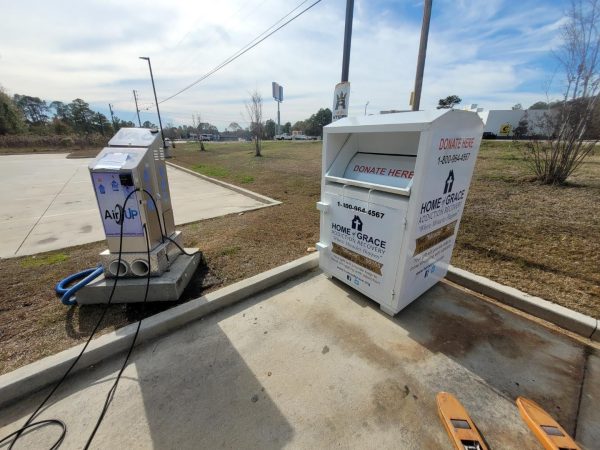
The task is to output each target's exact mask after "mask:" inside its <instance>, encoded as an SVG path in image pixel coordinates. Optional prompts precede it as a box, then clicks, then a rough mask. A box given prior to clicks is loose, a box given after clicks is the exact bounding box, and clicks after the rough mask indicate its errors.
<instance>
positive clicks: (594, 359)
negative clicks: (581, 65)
mask: <svg viewBox="0 0 600 450" xmlns="http://www.w3.org/2000/svg"><path fill="white" fill-rule="evenodd" d="M581 389H582V392H581V406H580V409H579V421H578V423H577V434H576V438H577V440H578V441H580V442H583V443H585V444H586V445H587V446H588V448H590V449H592V448H598V445H600V407H599V406H598V405H600V353H599V352H598V351H594V352H592V353H591V354H590V355H589V357H588V360H587V364H586V371H585V379H584V381H583V386H582V387H581ZM590 424H595V425H594V426H590Z"/></svg>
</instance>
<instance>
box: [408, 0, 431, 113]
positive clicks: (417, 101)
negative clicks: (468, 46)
mask: <svg viewBox="0 0 600 450" xmlns="http://www.w3.org/2000/svg"><path fill="white" fill-rule="evenodd" d="M424 3H425V5H424V9H423V24H422V25H421V42H420V43H419V57H418V59H417V74H416V75H415V97H414V100H413V105H412V109H413V111H418V110H419V107H420V106H421V88H422V87H423V72H424V71H425V56H426V54H427V39H428V37H429V21H430V19H431V4H432V3H433V0H425V2H424Z"/></svg>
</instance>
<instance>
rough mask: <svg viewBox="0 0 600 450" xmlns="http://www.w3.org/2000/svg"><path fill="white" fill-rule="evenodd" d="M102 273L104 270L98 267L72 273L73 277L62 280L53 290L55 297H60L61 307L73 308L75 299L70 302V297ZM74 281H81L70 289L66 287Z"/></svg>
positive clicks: (75, 302)
mask: <svg viewBox="0 0 600 450" xmlns="http://www.w3.org/2000/svg"><path fill="white" fill-rule="evenodd" d="M103 273H104V269H103V268H102V266H101V265H99V266H98V267H94V268H92V269H86V270H82V271H81V272H78V273H74V274H73V275H69V276H68V277H66V278H64V279H62V280H61V281H59V282H58V283H57V284H56V287H55V288H54V290H55V291H56V295H58V296H60V301H61V302H62V303H63V305H67V306H73V305H76V304H77V301H75V299H73V300H71V297H72V296H73V295H74V294H75V292H77V291H78V290H79V289H81V288H82V287H84V286H85V285H86V284H88V283H89V282H90V281H92V280H93V279H94V278H96V277H97V276H99V275H102V274H103ZM76 280H81V281H78V282H77V283H75V284H74V285H73V286H71V287H67V286H68V285H69V284H71V283H73V282H74V281H76Z"/></svg>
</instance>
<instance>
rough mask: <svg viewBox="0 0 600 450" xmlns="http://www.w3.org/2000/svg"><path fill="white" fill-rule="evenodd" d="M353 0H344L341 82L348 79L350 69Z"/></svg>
mask: <svg viewBox="0 0 600 450" xmlns="http://www.w3.org/2000/svg"><path fill="white" fill-rule="evenodd" d="M353 15H354V0H346V26H345V28H344V56H343V59H342V83H343V82H345V81H348V72H349V71H350V44H351V41H352V17H353Z"/></svg>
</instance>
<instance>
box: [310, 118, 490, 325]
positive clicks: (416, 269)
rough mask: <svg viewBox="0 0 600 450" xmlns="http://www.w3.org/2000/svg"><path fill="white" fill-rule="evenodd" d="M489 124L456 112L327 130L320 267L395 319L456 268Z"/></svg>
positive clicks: (350, 122) (347, 122)
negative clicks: (461, 228)
mask: <svg viewBox="0 0 600 450" xmlns="http://www.w3.org/2000/svg"><path fill="white" fill-rule="evenodd" d="M482 132H483V122H482V121H481V119H480V118H479V116H477V114H475V113H473V112H468V111H458V110H436V111H416V112H402V113H396V114H384V115H376V116H359V117H348V118H345V119H342V120H339V121H337V122H334V123H332V124H330V125H328V126H326V127H325V128H324V136H323V164H322V180H321V201H320V202H318V203H317V208H318V209H319V210H320V211H321V224H320V227H321V233H320V241H319V242H318V243H317V248H318V249H319V265H320V267H321V269H322V270H323V271H324V272H325V273H326V274H327V275H329V276H333V277H335V278H337V279H339V280H341V281H343V282H345V283H346V284H348V285H350V286H352V287H353V288H355V289H356V290H358V291H360V292H362V293H363V294H365V295H366V296H367V297H369V298H371V299H373V300H374V301H376V302H377V303H379V304H380V307H381V309H382V310H383V311H384V312H386V313H388V314H390V315H394V314H396V313H397V312H398V311H400V310H401V309H403V308H404V307H406V306H407V305H408V304H409V303H411V302H412V301H413V300H415V299H416V298H417V297H418V296H419V295H421V294H422V293H423V292H425V291H426V290H427V289H429V288H430V287H432V286H433V285H434V284H435V283H437V282H438V281H439V280H440V279H442V278H443V277H444V276H445V275H446V272H447V270H448V264H449V262H450V257H451V255H452V249H453V247H454V242H455V239H456V234H457V232H458V226H459V223H460V219H461V216H462V212H463V208H464V205H465V200H466V198H467V193H468V191H469V185H470V183H471V176H472V174H473V169H474V166H475V160H476V158H477V152H478V151H479V145H480V143H481V136H482Z"/></svg>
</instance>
